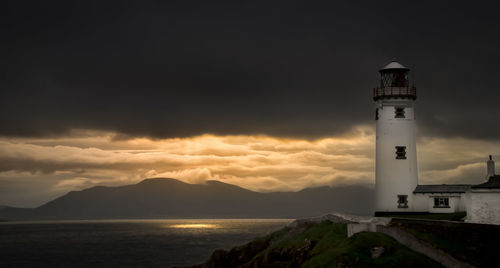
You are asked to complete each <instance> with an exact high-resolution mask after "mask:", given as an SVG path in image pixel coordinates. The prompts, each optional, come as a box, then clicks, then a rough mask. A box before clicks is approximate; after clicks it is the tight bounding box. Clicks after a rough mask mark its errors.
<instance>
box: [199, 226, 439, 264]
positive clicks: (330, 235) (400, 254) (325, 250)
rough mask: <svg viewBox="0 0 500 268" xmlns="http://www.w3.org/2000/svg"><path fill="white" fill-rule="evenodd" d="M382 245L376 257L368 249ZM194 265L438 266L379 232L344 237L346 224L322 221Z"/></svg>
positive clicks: (218, 253)
mask: <svg viewBox="0 0 500 268" xmlns="http://www.w3.org/2000/svg"><path fill="white" fill-rule="evenodd" d="M376 247H383V248H384V252H383V253H382V255H380V256H379V257H378V258H373V257H372V253H371V251H372V249H374V248H376ZM194 267H200V268H201V267H440V265H439V264H438V263H436V262H434V261H433V260H431V259H429V258H427V257H425V256H423V255H421V254H419V253H416V252H413V251H412V250H410V249H408V248H406V247H405V246H403V245H401V244H399V243H398V242H397V241H396V240H394V239H392V238H391V237H389V236H387V235H384V234H381V233H369V232H362V233H358V234H356V235H354V236H352V237H350V238H348V237H347V225H346V224H339V223H332V222H331V221H323V222H321V223H319V224H313V223H304V224H300V225H298V226H297V227H293V228H292V227H285V228H283V229H281V230H280V231H277V232H274V233H272V234H270V235H268V236H266V237H263V238H257V239H255V240H253V241H252V242H250V243H248V244H246V245H244V246H240V247H236V248H233V249H231V250H230V251H224V250H217V251H215V252H214V253H213V254H212V256H211V258H210V259H209V261H208V262H206V263H204V264H201V265H198V266H194Z"/></svg>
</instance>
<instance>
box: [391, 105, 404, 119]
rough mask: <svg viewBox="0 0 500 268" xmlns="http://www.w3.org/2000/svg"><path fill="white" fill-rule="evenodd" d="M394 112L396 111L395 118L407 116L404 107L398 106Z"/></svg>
mask: <svg viewBox="0 0 500 268" xmlns="http://www.w3.org/2000/svg"><path fill="white" fill-rule="evenodd" d="M394 113H395V115H394V118H406V117H405V108H404V107H396V108H395V110H394Z"/></svg>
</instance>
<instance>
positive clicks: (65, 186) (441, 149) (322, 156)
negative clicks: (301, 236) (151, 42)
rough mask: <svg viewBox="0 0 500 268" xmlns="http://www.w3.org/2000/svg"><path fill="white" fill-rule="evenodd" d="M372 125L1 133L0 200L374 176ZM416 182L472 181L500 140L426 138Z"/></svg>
mask: <svg viewBox="0 0 500 268" xmlns="http://www.w3.org/2000/svg"><path fill="white" fill-rule="evenodd" d="M374 141H375V136H374V130H373V129H372V128H371V127H366V126H360V127H357V128H354V129H352V130H351V131H350V132H349V133H348V134H346V135H344V136H336V137H329V138H322V139H316V140H305V139H286V138H276V137H270V136H215V135H202V136H196V137H189V138H172V139H162V140H152V139H149V138H131V139H124V138H123V137H121V136H120V135H118V134H116V133H111V132H100V131H89V130H77V131H73V132H72V134H71V135H69V136H66V137H59V138H9V139H7V138H3V139H0V183H1V184H2V188H1V190H0V191H1V194H0V196H1V199H0V203H4V204H12V205H27V206H34V205H39V204H41V203H42V202H44V201H48V200H50V199H51V198H54V197H56V196H58V195H60V194H63V193H65V192H67V191H71V190H79V189H83V188H88V187H91V186H94V185H124V184H131V183H137V182H139V181H141V180H143V179H145V178H152V177H170V178H176V179H180V180H183V181H185V182H188V183H203V182H204V181H207V180H219V181H223V182H227V183H231V184H236V185H239V186H241V187H244V188H248V189H252V190H255V191H296V190H300V189H303V188H306V187H316V186H324V185H328V186H336V185H349V184H365V185H372V184H373V183H374ZM418 146H419V151H418V158H419V164H420V171H421V172H420V182H421V183H477V182H480V181H481V179H483V178H482V177H483V175H484V174H483V173H485V167H484V164H483V162H484V160H485V159H486V158H487V155H488V153H489V152H491V151H495V150H496V151H499V150H500V143H488V142H482V141H476V140H465V139H452V140H445V139H437V138H423V139H421V140H420V141H419V144H418Z"/></svg>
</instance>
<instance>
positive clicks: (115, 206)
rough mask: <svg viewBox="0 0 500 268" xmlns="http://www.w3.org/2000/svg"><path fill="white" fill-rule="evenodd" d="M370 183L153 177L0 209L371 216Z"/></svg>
mask: <svg viewBox="0 0 500 268" xmlns="http://www.w3.org/2000/svg"><path fill="white" fill-rule="evenodd" d="M373 195H374V191H373V189H371V188H368V187H364V186H343V187H326V186H325V187H317V188H306V189H303V190H301V191H298V192H271V193H260V192H254V191H250V190H247V189H244V188H241V187H238V186H236V185H232V184H227V183H222V182H219V181H207V182H206V183H204V184H188V183H184V182H181V181H179V180H175V179H169V178H153V179H146V180H143V181H141V182H140V183H137V184H133V185H126V186H119V187H106V186H95V187H92V188H88V189H85V190H81V191H72V192H69V193H67V194H66V195H63V196H61V197H59V198H56V199H54V200H52V201H50V202H48V203H46V204H44V205H41V206H39V207H37V208H13V207H5V206H3V207H2V208H1V209H0V219H1V220H52V219H54V220H55V219H130V218H298V217H311V216H317V215H321V214H325V213H329V212H343V213H351V214H357V215H370V214H371V213H372V211H373V201H372V200H373Z"/></svg>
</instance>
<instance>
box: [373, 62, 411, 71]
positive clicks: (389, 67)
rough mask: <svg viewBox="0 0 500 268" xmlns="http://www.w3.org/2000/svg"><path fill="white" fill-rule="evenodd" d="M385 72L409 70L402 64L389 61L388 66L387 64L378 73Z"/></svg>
mask: <svg viewBox="0 0 500 268" xmlns="http://www.w3.org/2000/svg"><path fill="white" fill-rule="evenodd" d="M387 70H406V71H408V70H410V69H408V68H407V67H405V66H404V65H403V64H401V63H399V62H397V61H394V60H393V61H391V62H390V63H389V64H387V65H386V66H385V67H384V68H382V69H380V70H379V72H383V71H387Z"/></svg>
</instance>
